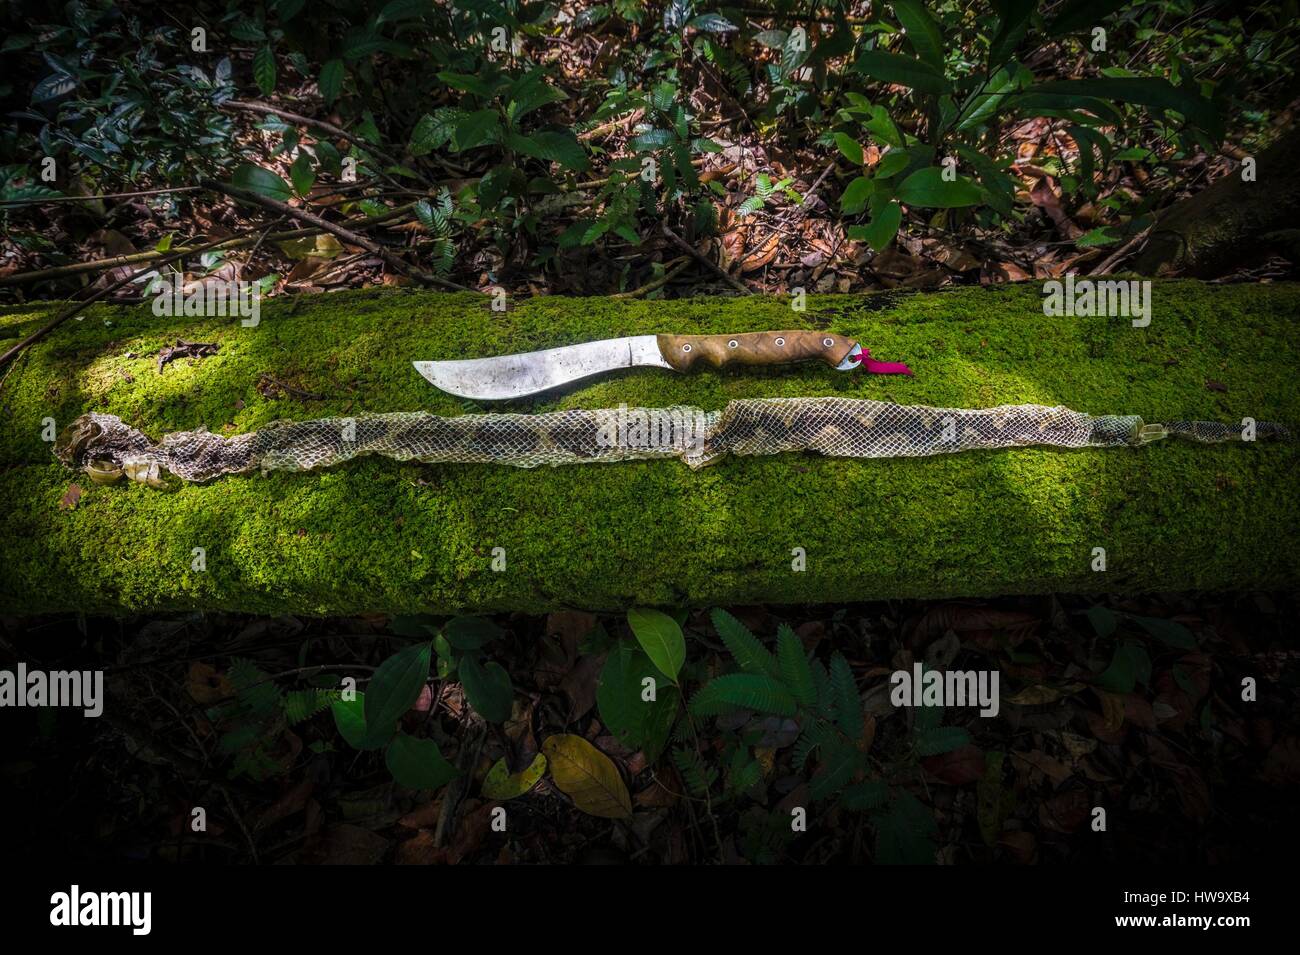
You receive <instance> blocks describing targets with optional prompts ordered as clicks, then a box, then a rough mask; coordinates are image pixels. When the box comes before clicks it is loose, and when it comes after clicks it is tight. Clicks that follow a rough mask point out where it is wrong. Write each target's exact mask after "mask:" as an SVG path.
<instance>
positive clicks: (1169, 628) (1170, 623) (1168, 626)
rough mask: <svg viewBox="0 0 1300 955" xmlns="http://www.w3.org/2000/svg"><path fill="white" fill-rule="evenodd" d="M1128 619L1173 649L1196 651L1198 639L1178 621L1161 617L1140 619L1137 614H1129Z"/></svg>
mask: <svg viewBox="0 0 1300 955" xmlns="http://www.w3.org/2000/svg"><path fill="white" fill-rule="evenodd" d="M1128 618H1129V619H1130V620H1132V621H1133V622H1134V623H1136V624H1137V625H1138V626H1139V627H1141V628H1142V629H1143V630H1145V631H1146V632H1147V633H1149V634H1151V636H1153V637H1155V638H1156V639H1157V640H1160V641H1162V642H1164V643H1167V644H1169V646H1171V647H1178V649H1180V650H1195V649H1196V638H1195V637H1194V636H1192V631H1190V630H1188V629H1187V628H1186V627H1184V626H1183V625H1182V624H1181V623H1179V622H1178V621H1177V620H1164V619H1162V618H1160V617H1139V616H1137V615H1136V614H1129V615H1128Z"/></svg>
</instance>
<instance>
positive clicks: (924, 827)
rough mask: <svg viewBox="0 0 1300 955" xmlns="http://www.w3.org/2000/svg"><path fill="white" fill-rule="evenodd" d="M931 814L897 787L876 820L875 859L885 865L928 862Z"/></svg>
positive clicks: (932, 824)
mask: <svg viewBox="0 0 1300 955" xmlns="http://www.w3.org/2000/svg"><path fill="white" fill-rule="evenodd" d="M938 829H939V827H938V825H937V824H936V823H935V821H934V816H933V815H932V814H931V813H930V810H929V809H926V808H925V806H924V805H923V804H922V803H921V801H920V800H919V799H917V798H916V797H915V796H913V795H912V794H911V793H909V792H908V791H907V790H905V789H904V790H899V791H898V794H897V795H896V796H895V797H894V800H893V801H892V802H891V803H890V805H889V809H888V810H887V811H886V812H884V813H883V814H882V815H880V816H879V817H877V821H876V861H877V862H880V863H883V864H885V865H932V864H933V863H934V842H933V838H934V834H935V833H936V832H937V831H938Z"/></svg>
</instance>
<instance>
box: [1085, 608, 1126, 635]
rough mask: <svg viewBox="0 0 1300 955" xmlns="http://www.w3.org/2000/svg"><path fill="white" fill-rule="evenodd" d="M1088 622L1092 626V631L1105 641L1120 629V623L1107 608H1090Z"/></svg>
mask: <svg viewBox="0 0 1300 955" xmlns="http://www.w3.org/2000/svg"><path fill="white" fill-rule="evenodd" d="M1088 622H1089V623H1091V624H1092V629H1093V630H1095V631H1096V632H1097V636H1099V637H1102V638H1103V639H1104V638H1106V637H1109V636H1110V635H1111V634H1112V633H1114V632H1115V630H1116V629H1117V628H1118V627H1119V621H1118V620H1116V619H1115V614H1113V613H1112V612H1111V611H1110V610H1109V609H1107V608H1106V607H1100V606H1098V607H1089V608H1088Z"/></svg>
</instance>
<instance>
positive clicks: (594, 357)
mask: <svg viewBox="0 0 1300 955" xmlns="http://www.w3.org/2000/svg"><path fill="white" fill-rule="evenodd" d="M812 360H819V361H823V362H825V363H826V364H828V365H830V366H831V367H832V368H834V369H835V370H837V371H852V370H853V369H854V368H858V367H863V368H865V369H866V370H867V371H868V372H870V373H872V374H877V375H910V374H911V373H912V370H911V369H910V368H908V367H907V366H906V365H904V364H902V363H899V362H889V361H876V360H875V359H874V358H872V357H871V352H869V351H868V350H867V349H865V348H863V347H862V346H861V345H859V344H858V343H857V342H855V341H854V340H853V339H851V338H845V337H843V336H841V335H836V334H834V333H832V332H813V331H784V332H744V333H741V334H737V335H632V336H630V337H627V338H607V339H604V340H602V341H595V342H583V343H582V344H579V345H564V346H561V347H559V348H547V349H544V350H542V351H531V352H522V353H520V354H516V355H500V356H497V357H493V358H470V359H465V360H460V361H417V362H414V363H413V364H414V365H415V368H416V370H417V371H418V372H419V373H420V374H421V375H423V376H424V377H425V378H427V379H428V380H429V382H430V383H431V384H432V385H434V386H435V387H437V388H441V389H442V390H443V391H446V392H448V393H450V394H453V395H458V396H459V397H461V398H472V399H474V400H476V401H501V400H504V399H507V398H522V397H524V396H526V395H534V394H537V393H539V392H542V391H549V390H550V389H552V388H558V387H560V386H561V385H567V384H569V383H570V382H574V381H580V380H582V379H584V378H590V377H592V376H593V375H600V374H604V373H605V372H608V371H617V370H618V369H620V368H639V367H650V368H667V369H669V370H671V371H683V372H684V371H690V369H691V368H693V367H694V366H695V365H696V364H698V363H701V362H703V363H706V364H709V365H712V366H713V367H714V368H721V367H722V366H723V365H730V364H736V365H784V364H789V363H793V362H799V361H812Z"/></svg>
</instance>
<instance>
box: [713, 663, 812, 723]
mask: <svg viewBox="0 0 1300 955" xmlns="http://www.w3.org/2000/svg"><path fill="white" fill-rule="evenodd" d="M690 709H691V712H692V713H695V714H698V715H700V716H719V715H721V714H723V713H732V712H735V711H736V710H757V711H758V712H760V713H771V714H773V715H775V716H794V714H795V704H794V697H792V696H791V695H790V693H789V691H788V690H787V689H786V688H785V687H783V686H782V685H781V684H780V683H778V682H777V681H776V680H774V679H772V678H771V677H770V676H766V675H764V674H761V673H729V674H727V675H726V676H720V677H717V678H716V679H714V680H711V681H709V683H707V684H706V685H705V686H703V687H701V688H700V689H699V690H698V691H697V692H696V694H695V696H693V697H692V698H691V705H690Z"/></svg>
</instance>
